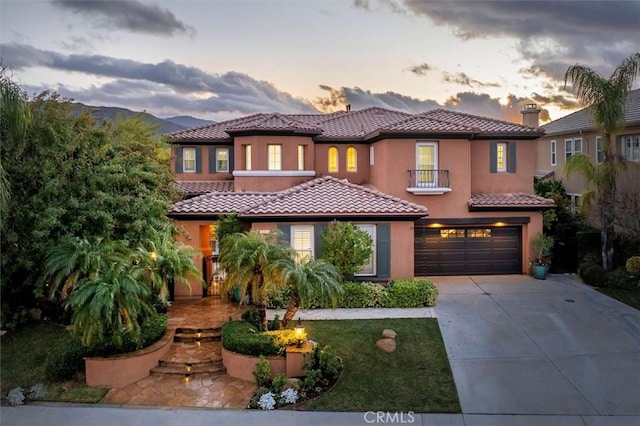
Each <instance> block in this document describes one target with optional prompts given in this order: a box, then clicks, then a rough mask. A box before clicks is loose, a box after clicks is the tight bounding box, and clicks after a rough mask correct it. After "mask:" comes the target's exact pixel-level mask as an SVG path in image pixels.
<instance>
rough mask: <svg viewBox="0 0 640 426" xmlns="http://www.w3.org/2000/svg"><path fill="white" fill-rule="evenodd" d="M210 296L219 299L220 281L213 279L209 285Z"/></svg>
mask: <svg viewBox="0 0 640 426" xmlns="http://www.w3.org/2000/svg"><path fill="white" fill-rule="evenodd" d="M211 295H212V296H213V297H220V281H219V280H216V279H214V280H213V282H212V283H211Z"/></svg>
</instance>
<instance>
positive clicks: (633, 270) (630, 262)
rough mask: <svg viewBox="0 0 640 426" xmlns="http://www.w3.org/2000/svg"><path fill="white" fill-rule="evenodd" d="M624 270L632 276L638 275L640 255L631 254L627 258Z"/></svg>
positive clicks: (639, 275)
mask: <svg viewBox="0 0 640 426" xmlns="http://www.w3.org/2000/svg"><path fill="white" fill-rule="evenodd" d="M625 266H626V270H627V272H628V273H630V274H631V275H633V276H634V277H640V256H631V257H630V258H629V259H627V263H626V265H625Z"/></svg>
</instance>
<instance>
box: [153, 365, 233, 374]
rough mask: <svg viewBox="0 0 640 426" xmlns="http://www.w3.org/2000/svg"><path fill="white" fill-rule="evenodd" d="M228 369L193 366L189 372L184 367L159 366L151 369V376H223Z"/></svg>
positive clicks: (219, 366)
mask: <svg viewBox="0 0 640 426" xmlns="http://www.w3.org/2000/svg"><path fill="white" fill-rule="evenodd" d="M225 372H226V369H225V368H224V367H223V366H222V364H220V365H209V366H193V367H191V369H190V370H188V369H187V368H186V367H185V366H184V365H183V366H180V367H174V366H157V367H154V368H152V369H151V374H156V375H158V374H167V375H172V376H183V377H192V376H195V375H199V374H210V375H221V374H224V373H225Z"/></svg>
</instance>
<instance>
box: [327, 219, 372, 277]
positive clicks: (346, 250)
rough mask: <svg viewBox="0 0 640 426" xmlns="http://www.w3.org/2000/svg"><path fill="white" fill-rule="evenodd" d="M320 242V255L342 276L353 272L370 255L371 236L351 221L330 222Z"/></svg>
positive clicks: (356, 270)
mask: <svg viewBox="0 0 640 426" xmlns="http://www.w3.org/2000/svg"><path fill="white" fill-rule="evenodd" d="M322 242H323V245H322V254H321V256H320V257H321V258H322V259H324V260H326V261H327V262H329V263H331V264H332V265H334V266H335V267H336V269H337V270H338V272H339V273H340V274H341V275H342V276H351V275H353V274H355V273H356V272H358V271H359V270H360V269H362V267H363V266H364V265H365V264H366V263H367V260H369V258H370V257H371V252H372V247H373V240H372V239H371V236H370V235H369V234H368V233H367V232H366V231H363V230H361V229H360V228H358V227H357V226H356V225H354V224H353V223H351V222H339V221H337V220H334V221H333V222H331V223H330V224H329V226H328V227H327V230H326V231H325V232H324V233H323V235H322Z"/></svg>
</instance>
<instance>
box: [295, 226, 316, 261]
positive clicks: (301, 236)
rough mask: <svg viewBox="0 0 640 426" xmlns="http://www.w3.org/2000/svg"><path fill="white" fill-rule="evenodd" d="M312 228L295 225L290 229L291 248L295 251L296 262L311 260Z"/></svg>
mask: <svg viewBox="0 0 640 426" xmlns="http://www.w3.org/2000/svg"><path fill="white" fill-rule="evenodd" d="M313 245H314V242H313V226H311V225H295V226H292V227H291V247H293V249H294V250H295V251H296V260H298V261H303V260H311V259H313Z"/></svg>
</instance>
